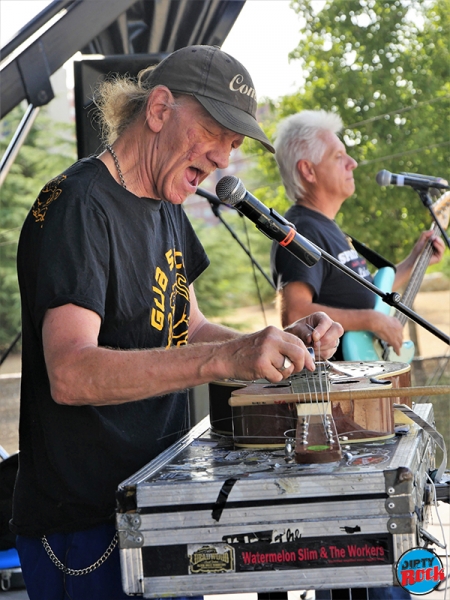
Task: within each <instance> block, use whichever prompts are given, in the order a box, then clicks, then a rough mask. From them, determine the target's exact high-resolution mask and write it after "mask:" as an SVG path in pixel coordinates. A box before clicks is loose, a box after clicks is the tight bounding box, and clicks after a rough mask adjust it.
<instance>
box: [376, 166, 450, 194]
mask: <svg viewBox="0 0 450 600" xmlns="http://www.w3.org/2000/svg"><path fill="white" fill-rule="evenodd" d="M376 182H377V183H378V185H382V186H385V185H399V186H403V185H406V186H409V187H412V188H414V189H415V190H427V189H429V188H437V189H440V190H448V189H450V187H449V185H448V181H446V180H445V179H441V178H440V177H428V176H427V175H414V174H413V173H403V174H402V175H395V174H394V173H390V172H389V171H386V169H383V170H382V171H379V172H378V173H377V176H376Z"/></svg>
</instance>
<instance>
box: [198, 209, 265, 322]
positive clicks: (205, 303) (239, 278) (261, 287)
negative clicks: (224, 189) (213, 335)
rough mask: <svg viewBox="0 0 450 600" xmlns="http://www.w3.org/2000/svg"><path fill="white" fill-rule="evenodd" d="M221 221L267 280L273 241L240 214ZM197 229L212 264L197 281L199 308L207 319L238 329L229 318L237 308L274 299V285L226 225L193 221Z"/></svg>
mask: <svg viewBox="0 0 450 600" xmlns="http://www.w3.org/2000/svg"><path fill="white" fill-rule="evenodd" d="M224 212H225V211H224ZM222 218H223V219H224V220H225V221H226V223H227V224H228V226H229V227H230V228H231V230H232V231H233V232H234V234H235V235H236V237H237V238H238V239H239V240H240V241H241V242H242V244H243V245H244V246H245V247H246V248H247V250H249V251H250V253H251V256H252V257H253V259H254V260H255V261H256V262H257V264H258V265H259V266H260V267H261V269H262V270H263V272H264V273H265V275H266V276H267V277H268V274H269V272H270V270H269V252H270V243H271V242H270V240H269V239H268V238H266V237H265V236H264V235H262V234H261V233H260V232H259V231H258V230H257V229H256V228H255V227H254V226H253V224H252V223H249V222H248V221H246V220H245V219H243V218H241V217H239V216H238V215H237V214H232V213H229V214H222ZM194 227H195V231H196V233H197V235H198V236H199V238H200V240H201V242H202V244H203V246H204V248H205V250H206V253H207V254H208V257H209V259H210V262H211V264H210V266H209V267H208V269H207V270H206V271H205V272H204V273H203V274H202V275H201V276H200V277H199V278H198V280H197V281H196V282H195V293H196V296H197V300H198V303H199V306H200V309H201V310H202V312H203V313H204V314H205V315H206V316H207V317H220V318H221V322H222V323H224V324H228V325H230V326H236V324H235V323H232V322H230V321H228V318H229V317H230V315H231V313H232V312H233V310H235V309H236V308H237V307H241V306H252V305H256V304H259V303H266V302H270V301H271V300H273V298H274V289H273V286H272V285H271V283H269V282H268V281H267V279H266V276H264V275H263V274H262V273H261V271H260V270H259V269H258V267H257V266H255V267H253V266H252V262H251V260H250V258H249V257H248V255H247V254H246V252H245V250H244V249H242V248H241V247H240V246H239V244H238V242H237V241H235V240H234V239H233V237H232V235H231V233H230V232H229V231H228V230H227V229H226V227H225V226H223V225H221V224H217V226H208V225H206V224H205V223H202V222H200V221H194Z"/></svg>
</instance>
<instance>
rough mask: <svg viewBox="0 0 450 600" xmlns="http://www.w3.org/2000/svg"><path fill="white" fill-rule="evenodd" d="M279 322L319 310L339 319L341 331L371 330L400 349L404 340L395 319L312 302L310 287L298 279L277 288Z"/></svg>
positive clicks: (364, 310)
mask: <svg viewBox="0 0 450 600" xmlns="http://www.w3.org/2000/svg"><path fill="white" fill-rule="evenodd" d="M280 300H281V323H282V325H283V327H287V326H288V325H289V324H290V323H293V322H294V321H296V320H298V319H301V318H302V317H305V316H307V315H309V314H311V313H313V312H317V311H322V312H324V313H326V314H327V315H328V316H329V317H330V318H331V319H333V321H337V322H339V323H340V324H341V325H342V327H343V328H344V331H371V332H372V333H373V334H374V335H376V336H377V337H378V338H381V339H382V340H384V341H385V342H387V343H388V344H389V346H392V347H393V348H394V350H395V352H397V354H398V353H399V352H400V349H401V346H402V341H403V327H402V324H401V323H400V321H399V320H398V319H396V318H395V317H390V316H387V315H384V314H383V313H381V312H378V311H375V310H371V309H347V308H334V307H332V306H326V305H324V304H319V303H317V302H313V290H312V288H311V286H310V285H308V284H307V283H303V282H301V281H293V282H291V283H288V284H287V285H286V286H284V287H283V289H282V290H281V291H280Z"/></svg>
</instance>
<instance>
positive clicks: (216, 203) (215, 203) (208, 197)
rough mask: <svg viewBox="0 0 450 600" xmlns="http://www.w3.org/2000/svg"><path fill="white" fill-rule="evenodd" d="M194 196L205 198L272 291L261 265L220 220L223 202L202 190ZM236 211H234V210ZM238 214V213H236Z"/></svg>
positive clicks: (269, 280)
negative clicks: (220, 209)
mask: <svg viewBox="0 0 450 600" xmlns="http://www.w3.org/2000/svg"><path fill="white" fill-rule="evenodd" d="M196 194H197V195H198V196H202V198H206V200H208V202H209V204H210V206H211V210H212V211H213V214H214V215H215V216H216V217H217V218H218V219H219V221H220V222H221V223H222V224H223V225H224V226H225V227H226V229H228V231H229V233H230V234H231V236H232V237H233V239H234V240H236V242H237V243H238V244H239V246H240V247H241V248H242V250H243V251H244V252H245V253H246V254H247V256H248V257H249V259H250V260H251V261H252V263H253V264H254V265H255V267H256V268H257V269H258V270H259V271H260V273H261V274H262V275H263V276H264V278H265V279H266V280H267V282H268V283H269V284H270V285H271V286H272V287H273V289H275V284H274V283H273V281H272V280H271V279H270V278H269V277H268V275H266V273H265V272H264V269H263V268H262V267H261V265H260V264H259V263H258V262H257V261H256V260H255V259H254V258H253V256H252V255H251V253H250V250H248V249H247V248H246V247H245V246H244V244H243V243H242V242H241V240H240V239H239V238H238V237H237V235H236V234H235V233H234V231H233V229H232V228H231V227H230V226H229V225H228V223H227V222H226V221H225V220H224V219H223V218H222V215H221V214H220V211H219V208H220V207H221V206H223V205H224V204H223V202H221V201H220V200H219V198H217V196H214V194H211V193H210V192H207V191H206V190H203V189H202V188H197V191H196ZM229 208H233V207H229ZM235 210H236V209H235ZM238 212H239V211H238ZM239 215H240V216H242V214H241V213H239Z"/></svg>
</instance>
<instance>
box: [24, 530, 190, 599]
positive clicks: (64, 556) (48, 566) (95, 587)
mask: <svg viewBox="0 0 450 600" xmlns="http://www.w3.org/2000/svg"><path fill="white" fill-rule="evenodd" d="M114 533H115V529H114V526H113V525H100V526H99V527H95V528H93V529H88V530H86V531H76V532H74V533H68V534H62V533H57V534H53V535H49V536H47V539H48V542H49V544H50V546H51V548H52V550H53V552H54V553H55V554H56V556H57V557H58V558H59V560H60V561H61V562H62V563H64V564H65V565H66V566H67V567H69V568H71V569H84V568H86V567H88V566H90V565H91V564H93V563H95V562H96V560H97V559H98V558H100V557H101V556H102V555H103V553H104V552H105V550H106V548H107V547H108V546H109V544H110V543H111V541H112V539H113V537H114ZM16 544H17V551H18V553H19V557H20V564H21V567H22V575H23V578H24V580H25V585H26V587H27V592H28V596H29V598H30V600H88V599H89V600H129V598H130V596H128V595H127V594H125V592H124V591H123V590H122V580H121V571H120V556H119V548H118V547H117V546H116V547H115V549H114V550H113V552H112V553H111V555H110V556H109V557H108V558H107V560H106V561H105V562H104V563H103V564H102V565H101V566H100V567H98V568H97V569H95V570H94V571H92V573H88V574H87V575H76V576H74V575H65V574H64V573H63V572H62V571H61V570H60V569H58V567H56V565H54V564H53V562H52V561H51V560H50V558H49V556H48V554H47V552H46V551H45V549H44V547H43V545H42V541H41V540H40V539H39V538H31V537H25V536H21V535H19V536H17V542H16ZM201 598H202V597H201V596H197V597H196V599H197V600H201ZM165 600H170V599H168V598H165ZM178 600H180V599H178ZM185 600H194V598H192V597H191V598H189V599H187V598H186V599H185Z"/></svg>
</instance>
